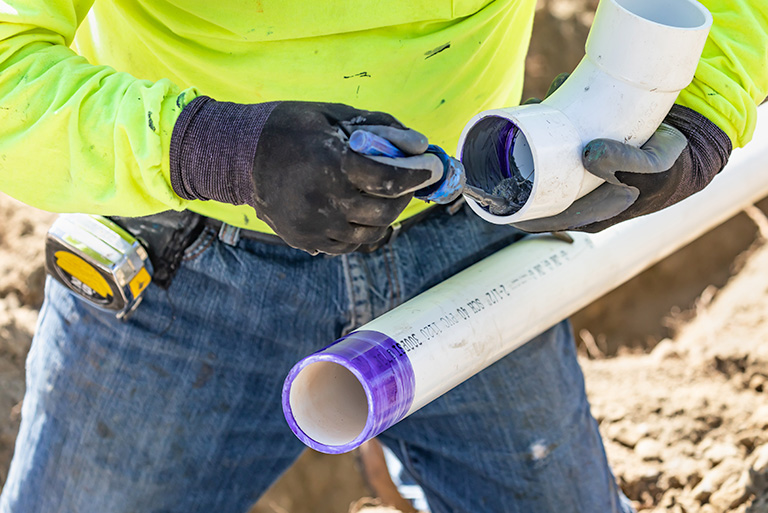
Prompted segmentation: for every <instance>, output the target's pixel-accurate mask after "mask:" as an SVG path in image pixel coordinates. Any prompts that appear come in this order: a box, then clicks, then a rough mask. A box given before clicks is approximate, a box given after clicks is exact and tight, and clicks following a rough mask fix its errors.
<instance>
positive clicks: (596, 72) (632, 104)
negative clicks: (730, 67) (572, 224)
mask: <svg viewBox="0 0 768 513" xmlns="http://www.w3.org/2000/svg"><path fill="white" fill-rule="evenodd" d="M711 24H712V15H711V14H710V13H709V11H707V10H706V8H704V6H702V5H701V4H699V3H698V2H697V1H696V0H602V1H601V2H600V4H599V5H598V8H597V12H596V14H595V19H594V23H593V25H592V28H591V29H590V32H589V37H588V39H587V43H586V55H585V56H584V58H583V59H582V61H581V63H580V64H579V65H578V66H577V67H576V69H575V70H574V72H573V73H572V74H571V76H570V77H569V78H568V80H566V82H565V83H564V84H563V85H562V86H561V87H560V88H559V89H558V90H557V91H556V92H555V93H554V94H552V95H551V96H550V97H548V98H546V99H545V100H544V101H543V102H542V103H540V104H536V105H523V106H519V107H514V108H506V109H494V110H489V111H485V112H482V113H480V114H478V115H477V116H475V117H474V118H472V119H471V120H470V121H469V123H468V124H467V126H466V127H465V128H464V131H463V132H462V134H461V137H460V139H459V147H458V152H457V154H458V156H459V158H460V159H461V161H462V162H463V164H464V166H465V168H466V170H467V183H468V184H469V185H474V186H477V187H480V188H481V189H485V190H486V191H487V192H492V191H491V189H492V188H493V187H494V186H495V185H497V184H498V183H499V182H500V181H501V180H502V179H503V178H505V177H510V176H515V171H514V170H513V169H511V168H513V167H515V166H516V167H517V168H518V169H519V175H517V177H518V179H519V180H520V181H521V182H525V181H527V182H528V184H527V185H526V186H525V187H526V188H531V187H532V190H531V191H530V195H528V196H527V200H525V196H526V195H527V193H522V192H521V194H523V196H522V197H521V198H520V202H521V203H522V202H524V203H523V205H522V207H521V208H519V210H517V211H514V212H513V213H511V214H508V215H493V214H491V213H490V212H488V210H486V209H485V208H484V207H482V206H480V205H479V204H478V203H476V202H475V201H474V200H472V199H471V198H467V202H468V203H469V205H470V207H472V209H473V210H474V211H475V212H476V213H477V214H478V215H480V216H481V217H482V218H483V219H485V220H487V221H489V222H491V223H495V224H509V223H513V222H519V221H523V220H527V219H538V218H541V217H547V216H552V215H555V214H558V213H560V212H562V211H563V210H565V209H566V208H567V207H568V206H570V205H571V204H572V203H573V202H574V201H576V200H577V199H578V198H580V197H582V196H584V195H585V194H587V193H588V192H590V191H592V190H594V189H595V188H596V187H597V186H598V185H600V184H601V183H602V180H601V179H599V178H597V177H595V176H594V175H591V174H590V173H588V172H587V171H586V170H585V169H584V167H583V166H582V163H581V153H582V149H583V148H584V146H585V144H586V143H588V142H589V141H591V140H593V139H596V138H610V139H615V140H619V141H623V142H627V143H630V144H633V145H636V146H640V145H642V144H644V143H645V142H646V141H647V140H648V138H650V136H651V135H652V134H653V132H654V131H655V130H656V128H657V127H658V126H659V124H660V123H661V121H662V120H663V119H664V117H665V116H666V115H667V113H668V112H669V109H670V108H671V107H672V104H673V103H674V101H675V99H676V98H677V95H678V93H679V92H680V90H681V89H683V88H684V87H686V86H687V85H688V84H689V83H690V82H691V80H692V78H693V74H694V71H695V70H696V65H697V63H698V60H699V57H700V55H701V52H702V49H703V48H704V42H705V41H706V38H707V34H708V32H709V27H710V26H711ZM509 155H511V160H512V161H513V162H514V165H510V164H509V162H508V160H509V159H510V157H509ZM531 182H532V183H531Z"/></svg>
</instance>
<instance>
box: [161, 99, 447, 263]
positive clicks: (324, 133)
mask: <svg viewBox="0 0 768 513" xmlns="http://www.w3.org/2000/svg"><path fill="white" fill-rule="evenodd" d="M190 108H191V109H196V110H195V111H194V112H188V109H190ZM185 113H187V114H188V116H187V117H188V118H189V119H187V120H186V121H185V120H183V119H182V117H183V116H184V114H185ZM182 117H180V118H179V120H180V121H179V122H177V125H176V127H175V128H174V134H173V137H174V138H175V139H176V140H177V144H176V147H177V148H178V149H177V150H176V151H177V152H180V153H182V157H181V158H178V157H177V159H176V160H177V162H178V164H177V166H178V168H176V169H175V171H174V144H173V141H172V144H171V146H172V148H171V171H172V174H171V176H172V182H173V186H174V190H175V191H176V192H177V194H179V195H180V196H181V197H185V198H190V199H213V200H217V201H224V202H228V203H233V204H249V205H251V206H253V207H254V208H255V209H256V213H257V214H258V216H259V218H260V219H262V220H263V221H264V222H266V223H267V224H268V225H269V226H270V227H271V228H272V229H273V230H274V231H275V233H277V234H278V235H279V236H280V237H281V238H282V239H283V240H285V242H286V243H288V244H290V245H291V246H293V247H296V248H299V249H303V250H305V251H307V252H309V253H312V254H315V253H318V252H323V253H330V254H341V253H347V252H350V251H354V250H355V249H357V248H358V247H360V246H361V245H365V244H372V243H375V242H376V241H378V240H380V239H381V238H382V237H384V236H385V235H386V233H387V228H388V227H389V225H390V224H392V222H393V221H395V219H396V218H397V217H398V216H399V215H400V213H401V212H402V211H403V209H404V208H405V207H406V205H407V204H408V202H409V201H410V200H411V198H412V197H413V192H414V191H416V190H418V189H420V188H422V187H424V186H425V185H429V184H430V183H433V182H434V181H435V180H437V179H439V178H440V177H441V176H442V171H443V165H442V163H441V162H440V159H439V158H438V157H436V156H434V155H430V154H424V151H425V150H426V149H427V145H428V143H427V138H426V137H424V136H423V135H422V134H420V133H418V132H416V131H414V130H408V129H406V128H405V127H404V126H403V125H401V124H400V123H399V122H398V121H397V120H396V119H394V118H393V117H392V116H390V115H388V114H384V113H381V112H369V111H362V110H358V109H354V108H352V107H349V106H347V105H341V104H330V103H314V102H274V103H271V104H260V105H239V104H231V103H223V102H216V101H214V100H211V99H210V98H204V99H200V98H198V99H195V100H194V101H193V102H191V103H190V104H189V105H188V106H187V107H186V108H185V109H184V111H182ZM180 123H184V125H182V126H180ZM233 127H236V128H233ZM362 127H365V129H366V130H368V131H371V132H375V133H377V134H378V135H381V136H383V137H385V138H386V139H388V140H389V141H391V142H392V143H393V144H394V145H395V146H397V147H398V148H400V149H401V150H402V151H403V152H404V153H406V154H407V155H411V156H409V157H404V158H395V159H392V158H386V157H364V156H361V155H359V154H357V153H355V152H354V151H351V150H350V148H349V144H348V135H349V134H350V133H351V131H353V130H354V129H355V128H362ZM177 130H178V131H179V133H178V134H177ZM216 130H219V131H220V132H219V133H213V134H211V132H215V131H216ZM221 131H223V133H222V132H221ZM224 133H226V134H229V135H228V136H227V138H226V139H225V138H224V137H223V134H224ZM182 134H184V135H183V136H182ZM254 134H255V135H254ZM230 141H231V142H230ZM238 141H239V142H238ZM233 144H237V145H238V146H241V147H238V148H233V147H232V145H233ZM193 146H196V148H193ZM222 146H224V148H221V147H222ZM217 148H221V149H222V150H223V156H224V158H222V155H221V154H220V153H219V151H217ZM190 153H191V155H190ZM190 158H195V160H194V161H191V162H190ZM174 175H175V176H176V178H175V181H174Z"/></svg>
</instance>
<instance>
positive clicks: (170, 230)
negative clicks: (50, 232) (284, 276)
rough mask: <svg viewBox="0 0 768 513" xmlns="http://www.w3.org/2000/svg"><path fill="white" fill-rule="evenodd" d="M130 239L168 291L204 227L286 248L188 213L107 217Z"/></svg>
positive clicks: (442, 208) (413, 220)
mask: <svg viewBox="0 0 768 513" xmlns="http://www.w3.org/2000/svg"><path fill="white" fill-rule="evenodd" d="M462 204H463V199H462V198H459V199H458V200H456V201H454V202H453V203H451V204H449V205H435V206H433V207H430V208H428V209H426V210H422V211H421V212H419V213H417V214H415V215H413V216H411V217H409V218H407V219H404V220H403V221H400V222H398V223H395V224H393V225H392V226H390V227H389V228H388V229H387V232H386V234H385V235H384V237H382V238H381V239H379V240H378V241H376V242H374V243H372V244H365V245H363V246H360V247H359V248H358V249H357V252H360V253H372V252H374V251H376V250H378V249H381V248H382V247H384V246H386V245H387V244H391V243H392V242H394V240H395V239H396V238H397V236H398V235H399V234H401V233H403V232H404V231H406V230H408V229H409V228H410V227H412V226H414V225H416V224H418V223H420V222H421V221H423V220H424V219H426V218H427V217H429V216H431V215H434V214H436V213H438V212H447V213H448V214H450V215H453V214H455V213H456V212H457V211H458V210H459V208H461V206H462ZM110 219H112V220H113V221H114V222H115V223H117V224H118V225H120V226H122V227H123V228H124V229H125V230H127V231H128V232H130V233H131V234H132V235H133V236H134V237H136V238H137V239H139V240H140V241H141V242H142V244H143V245H144V247H145V248H146V250H147V253H149V259H150V261H151V262H152V266H153V268H154V275H153V277H152V280H153V281H154V282H155V284H156V285H158V286H160V287H161V288H168V287H169V286H170V284H171V280H172V279H173V276H174V274H176V270H177V269H178V267H179V265H180V264H181V261H182V259H183V258H184V251H185V250H186V249H187V248H188V247H189V246H190V245H191V244H192V243H193V242H194V241H195V240H197V238H198V237H199V236H200V234H201V233H202V231H203V230H204V229H205V228H206V227H207V228H210V229H213V230H215V231H216V232H217V233H218V235H219V238H220V239H221V240H222V241H225V242H229V243H231V244H232V243H235V242H236V240H237V239H238V238H243V239H248V240H253V241H257V242H261V243H264V244H274V245H280V246H285V247H290V246H288V244H286V243H285V241H283V239H281V238H280V237H278V236H277V235H274V234H271V233H263V232H257V231H254V230H246V229H244V228H237V227H235V226H232V225H229V224H226V223H223V222H221V221H219V220H217V219H213V218H210V217H205V216H202V215H200V214H196V213H194V212H190V211H182V212H177V211H173V210H169V211H167V212H161V213H159V214H154V215H151V216H144V217H116V216H113V217H110Z"/></svg>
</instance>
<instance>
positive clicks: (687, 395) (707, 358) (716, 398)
mask: <svg viewBox="0 0 768 513" xmlns="http://www.w3.org/2000/svg"><path fill="white" fill-rule="evenodd" d="M767 291H768V247H767V246H762V247H759V248H757V249H755V250H754V251H753V253H752V254H751V256H750V257H749V259H748V261H747V264H746V265H745V267H744V268H743V269H742V270H741V271H740V272H739V274H738V275H737V276H736V277H735V278H734V279H732V280H731V282H729V283H728V285H727V286H726V287H725V288H724V289H722V290H721V291H720V292H719V293H717V295H716V297H714V299H713V300H712V299H711V298H712V290H711V289H710V290H708V291H707V293H706V294H705V295H703V296H702V300H701V301H700V304H699V308H698V309H697V315H696V318H695V319H694V320H693V321H692V322H691V323H690V324H689V325H687V326H686V327H684V328H683V329H682V331H681V333H680V334H679V335H678V337H676V339H675V340H665V341H664V342H662V343H661V344H659V345H658V346H657V347H656V348H655V349H654V351H653V352H652V353H651V354H649V355H641V356H625V357H621V358H615V359H609V360H601V361H584V362H582V363H583V367H584V372H585V375H586V379H587V387H588V393H589V396H590V400H591V402H592V405H593V412H594V414H595V416H596V418H597V419H598V421H599V422H600V430H601V432H602V433H603V436H604V438H605V441H606V447H607V451H608V457H609V460H610V461H611V463H612V464H613V466H614V469H615V472H616V475H617V478H618V480H619V483H620V484H621V486H622V488H623V489H624V491H625V492H626V493H627V495H628V496H629V497H630V498H631V499H632V500H634V501H636V505H637V506H638V508H639V509H641V510H649V511H653V512H661V511H673V512H694V511H697V512H702V513H706V512H722V511H733V512H737V513H740V512H752V513H757V512H766V511H768V487H767V486H766V485H768V397H766V393H767V392H768V346H766V344H765V343H764V341H765V340H766V337H768V322H766V320H768V313H766V312H768V295H767V294H766V292H767Z"/></svg>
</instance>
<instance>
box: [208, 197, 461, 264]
mask: <svg viewBox="0 0 768 513" xmlns="http://www.w3.org/2000/svg"><path fill="white" fill-rule="evenodd" d="M462 203H463V201H455V202H453V203H451V204H450V205H434V206H431V207H429V208H427V209H425V210H422V211H421V212H418V213H417V214H414V215H412V216H411V217H409V218H407V219H403V220H402V221H400V222H397V223H395V224H393V225H391V226H390V227H389V228H387V232H386V233H385V234H384V236H383V237H382V238H381V239H379V240H377V241H376V242H374V243H372V244H363V245H362V246H360V247H359V248H357V249H356V250H355V251H356V252H358V253H373V252H374V251H377V250H379V249H381V248H382V247H384V246H386V245H387V244H390V243H391V242H394V240H395V239H396V238H397V236H398V235H399V234H400V233H402V232H404V231H406V230H408V229H409V228H410V227H411V226H413V225H415V224H418V223H420V222H421V221H423V220H424V219H426V218H427V217H429V216H431V215H432V214H435V213H437V212H440V211H444V210H448V211H449V212H450V213H455V212H456V210H458V208H459V207H460V206H461V204H462ZM204 219H205V221H204V223H205V225H206V226H208V227H209V228H212V229H213V230H215V231H217V232H218V233H219V234H222V233H223V231H224V230H228V229H232V226H231V225H228V224H226V223H224V222H222V221H219V220H218V219H213V218H210V217H206V218H204ZM238 235H239V237H242V238H244V239H248V240H254V241H258V242H262V243H264V244H275V245H279V246H286V247H289V246H288V244H286V243H285V241H284V240H283V239H281V238H280V237H278V236H277V235H274V234H272V233H264V232H257V231H255V230H246V229H245V228H239V233H238Z"/></svg>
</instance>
